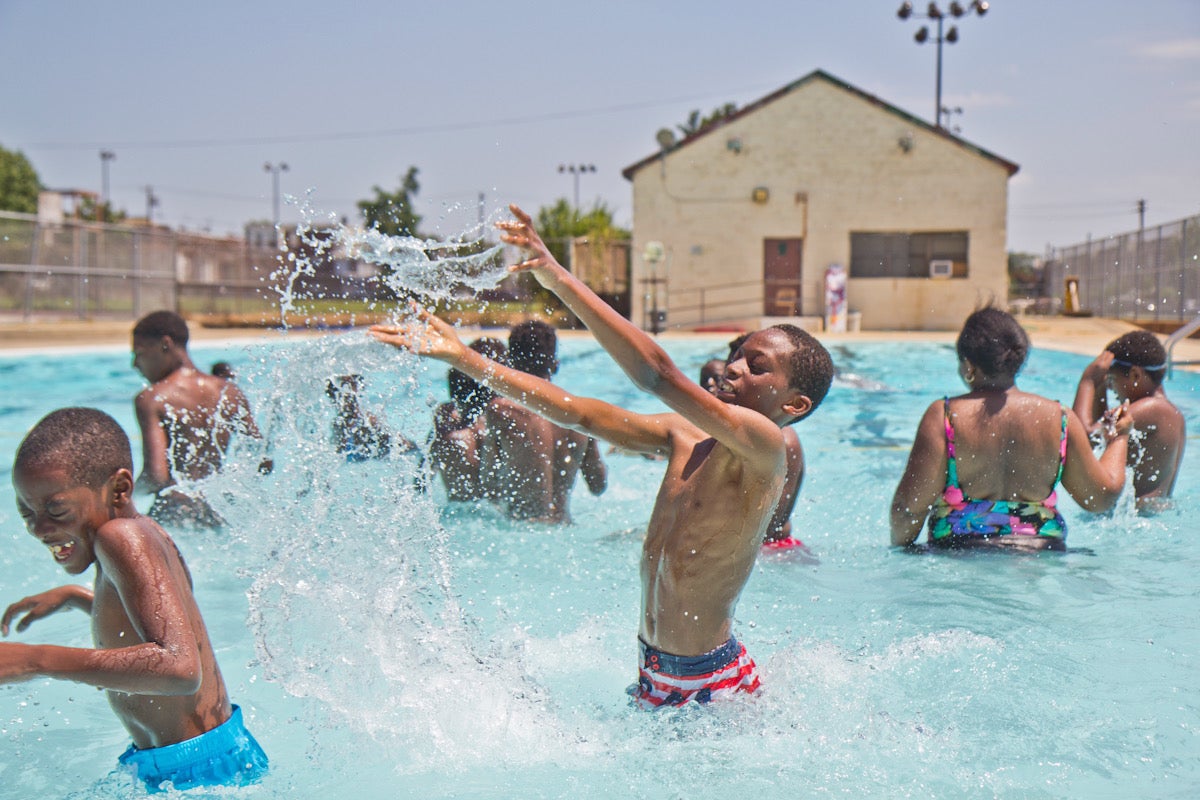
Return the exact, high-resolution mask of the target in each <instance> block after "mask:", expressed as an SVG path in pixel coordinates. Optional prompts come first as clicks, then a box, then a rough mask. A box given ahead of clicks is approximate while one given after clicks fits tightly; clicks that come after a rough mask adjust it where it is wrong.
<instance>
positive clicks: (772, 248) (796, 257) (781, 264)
mask: <svg viewBox="0 0 1200 800" xmlns="http://www.w3.org/2000/svg"><path fill="white" fill-rule="evenodd" d="M803 244H804V240H803V239H763V314H764V315H765V316H768V317H794V316H796V315H798V314H799V313H800V309H801V308H802V306H801V304H800V300H801V297H800V264H801V261H800V254H801V251H802V249H803V248H802V245H803Z"/></svg>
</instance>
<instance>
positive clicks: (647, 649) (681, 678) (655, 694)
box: [628, 638, 761, 711]
mask: <svg viewBox="0 0 1200 800" xmlns="http://www.w3.org/2000/svg"><path fill="white" fill-rule="evenodd" d="M638 650H639V652H640V654H641V661H640V667H639V668H638V682H637V684H636V685H634V686H630V687H629V690H628V691H629V694H630V696H631V697H632V698H633V702H634V704H636V705H637V706H638V707H639V708H643V709H646V710H648V711H650V710H653V709H656V708H660V707H662V706H682V705H684V704H686V703H691V702H695V703H708V702H710V701H712V700H717V699H719V698H724V697H730V696H732V695H733V694H735V693H737V692H745V693H747V694H753V693H754V692H757V691H758V688H759V686H760V685H761V682H760V681H759V679H758V670H757V669H756V668H755V666H754V659H752V658H750V656H748V655H747V654H746V648H745V646H744V645H742V644H741V643H739V642H738V640H737V639H734V638H730V639H729V641H727V642H726V643H725V644H723V645H721V646H720V647H718V648H717V649H715V650H712V651H709V652H707V653H705V654H704V655H699V656H674V655H671V654H670V653H664V652H662V651H661V650H655V649H654V648H653V647H651V646H650V645H648V644H646V643H645V642H644V641H642V640H641V639H640V638H639V639H638Z"/></svg>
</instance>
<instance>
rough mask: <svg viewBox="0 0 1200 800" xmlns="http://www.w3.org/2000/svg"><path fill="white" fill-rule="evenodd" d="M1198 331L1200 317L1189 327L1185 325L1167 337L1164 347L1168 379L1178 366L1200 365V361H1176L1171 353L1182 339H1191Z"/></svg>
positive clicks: (1189, 324)
mask: <svg viewBox="0 0 1200 800" xmlns="http://www.w3.org/2000/svg"><path fill="white" fill-rule="evenodd" d="M1197 330H1200V317H1196V318H1195V319H1194V320H1192V321H1191V322H1189V323H1188V324H1187V325H1184V326H1183V327H1182V328H1180V329H1179V330H1177V331H1175V332H1174V333H1172V334H1171V335H1170V336H1168V337H1167V341H1166V342H1165V343H1164V345H1165V346H1166V348H1167V377H1168V378H1169V377H1171V371H1172V369H1173V368H1174V366H1175V365H1176V364H1200V361H1194V360H1193V361H1176V360H1175V359H1174V358H1172V356H1171V352H1172V351H1173V350H1174V349H1175V345H1176V344H1178V342H1179V341H1180V340H1181V339H1186V338H1187V337H1189V336H1191V335H1192V334H1193V333H1195V332H1196V331H1197Z"/></svg>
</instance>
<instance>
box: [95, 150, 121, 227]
mask: <svg viewBox="0 0 1200 800" xmlns="http://www.w3.org/2000/svg"><path fill="white" fill-rule="evenodd" d="M116 157H117V154H116V153H114V152H113V151H112V150H101V151H100V208H99V212H100V213H99V215H98V216H99V218H100V221H101V222H108V162H110V161H112V160H114V159H115V158H116Z"/></svg>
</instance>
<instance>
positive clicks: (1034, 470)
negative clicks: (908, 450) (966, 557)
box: [949, 387, 1065, 503]
mask: <svg viewBox="0 0 1200 800" xmlns="http://www.w3.org/2000/svg"><path fill="white" fill-rule="evenodd" d="M1064 413H1065V412H1064V409H1063V407H1062V406H1061V405H1059V404H1058V403H1056V402H1054V401H1053V400H1047V399H1046V398H1044V397H1039V396H1038V395H1034V394H1029V393H1027V392H1022V391H1020V390H1019V389H1016V388H1015V387H1014V388H1011V389H1009V390H1007V391H989V392H973V393H971V394H969V395H962V396H960V397H955V398H952V399H951V400H950V402H949V423H950V427H951V429H952V430H953V436H954V443H955V447H954V450H955V462H956V467H957V472H958V486H959V488H961V489H962V493H963V495H964V496H965V497H968V498H971V499H976V500H1009V501H1016V502H1026V503H1039V502H1042V501H1043V500H1045V499H1046V498H1047V497H1048V496H1049V494H1050V492H1051V491H1053V490H1054V488H1055V483H1056V482H1057V478H1058V474H1059V465H1060V464H1061V463H1062V458H1061V454H1062V442H1063V414H1064Z"/></svg>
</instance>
